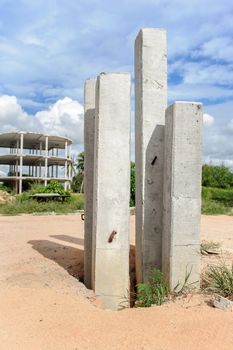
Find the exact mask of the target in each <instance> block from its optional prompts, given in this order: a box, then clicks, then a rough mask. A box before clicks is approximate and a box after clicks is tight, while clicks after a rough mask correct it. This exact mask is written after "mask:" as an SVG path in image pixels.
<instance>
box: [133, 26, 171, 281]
mask: <svg viewBox="0 0 233 350" xmlns="http://www.w3.org/2000/svg"><path fill="white" fill-rule="evenodd" d="M166 106H167V43H166V31H165V30H163V29H154V28H152V29H142V30H141V31H140V32H139V34H138V36H137V38H136V42H135V167H136V275H137V282H146V281H147V279H148V275H149V273H150V271H151V269H152V268H154V267H157V268H158V269H161V265H162V216H163V211H162V203H163V153H164V145H163V138H164V124H165V109H166Z"/></svg>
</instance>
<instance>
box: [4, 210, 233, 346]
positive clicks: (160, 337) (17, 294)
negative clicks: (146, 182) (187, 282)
mask: <svg viewBox="0 0 233 350" xmlns="http://www.w3.org/2000/svg"><path fill="white" fill-rule="evenodd" d="M131 232H132V242H133V232H134V217H131ZM202 239H205V240H213V241H218V242H220V243H221V244H222V246H221V247H222V254H221V255H220V256H218V257H210V256H207V257H204V258H203V266H206V265H207V264H209V263H212V262H213V263H215V262H216V261H222V260H227V261H228V262H229V261H233V216H231V217H230V216H211V217H210V216H203V217H202ZM0 240H1V246H0V349H3V350H8V349H9V350H15V349H17V350H18V349H20V350H21V349H22V350H28V349H30V350H51V349H52V350H60V349H61V350H63V349H64V350H66V349H67V350H75V349H76V350H83V349H93V350H98V349H101V350H107V349H119V350H120V349H121V350H124V349H130V350H134V349H141V350H170V349H171V350H186V349H187V350H194V349H195V350H198V349H202V350H205V349H211V350H215V349H216V350H217V349H218V350H223V349H226V350H231V349H233V313H232V312H224V311H221V310H218V309H214V308H212V307H210V306H208V304H207V303H206V302H205V300H204V298H203V297H202V296H200V295H189V296H187V297H185V298H180V299H179V300H176V301H175V302H170V303H166V304H164V305H163V306H156V307H151V308H140V309H135V308H134V309H126V310H123V311H118V312H117V311H115V312H114V311H109V310H102V309H101V308H99V307H98V306H97V305H96V302H93V300H94V297H93V294H92V292H91V291H88V290H86V289H85V287H84V286H83V284H82V283H81V282H79V281H78V280H77V277H79V278H80V279H82V277H83V222H82V221H81V219H80V216H79V215H67V216H29V215H25V216H19V217H3V216H2V217H0Z"/></svg>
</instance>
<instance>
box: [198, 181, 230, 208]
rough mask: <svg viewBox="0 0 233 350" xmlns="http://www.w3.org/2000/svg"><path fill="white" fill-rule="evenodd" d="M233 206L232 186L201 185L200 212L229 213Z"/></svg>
mask: <svg viewBox="0 0 233 350" xmlns="http://www.w3.org/2000/svg"><path fill="white" fill-rule="evenodd" d="M232 208H233V188H229V189H223V188H209V187H202V214H208V215H216V214H231V213H232Z"/></svg>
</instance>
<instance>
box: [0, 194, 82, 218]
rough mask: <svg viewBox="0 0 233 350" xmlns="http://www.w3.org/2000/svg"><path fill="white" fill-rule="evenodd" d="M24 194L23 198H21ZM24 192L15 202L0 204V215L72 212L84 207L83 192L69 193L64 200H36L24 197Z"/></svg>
mask: <svg viewBox="0 0 233 350" xmlns="http://www.w3.org/2000/svg"><path fill="white" fill-rule="evenodd" d="M23 196H24V199H23ZM25 198H26V196H25V193H24V194H23V195H22V196H21V197H19V198H17V201H16V203H12V204H11V203H9V204H0V214H2V215H17V214H23V213H25V214H32V213H48V212H55V213H61V214H62V213H63V214H68V213H74V212H75V211H77V210H80V209H83V208H84V198H83V194H81V193H80V194H76V195H71V196H70V198H68V200H67V201H65V202H63V203H62V202H58V201H49V202H37V201H36V200H34V199H25Z"/></svg>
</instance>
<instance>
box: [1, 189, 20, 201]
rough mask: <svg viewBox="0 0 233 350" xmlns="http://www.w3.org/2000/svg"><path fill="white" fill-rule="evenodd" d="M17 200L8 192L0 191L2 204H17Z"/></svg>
mask: <svg viewBox="0 0 233 350" xmlns="http://www.w3.org/2000/svg"><path fill="white" fill-rule="evenodd" d="M15 201H16V198H15V197H14V196H11V195H10V194H9V193H7V192H6V191H1V190H0V204H7V203H15Z"/></svg>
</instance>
